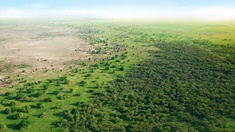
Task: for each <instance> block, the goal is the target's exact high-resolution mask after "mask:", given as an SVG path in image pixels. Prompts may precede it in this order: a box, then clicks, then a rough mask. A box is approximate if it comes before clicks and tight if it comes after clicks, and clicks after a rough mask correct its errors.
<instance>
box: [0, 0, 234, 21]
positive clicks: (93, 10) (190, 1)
mask: <svg viewBox="0 0 235 132" xmlns="http://www.w3.org/2000/svg"><path fill="white" fill-rule="evenodd" d="M28 17H30V18H33V17H76V18H153V19H155V18H156V19H158V18H194V19H208V20H234V19H235V0H4V1H1V2H0V18H28Z"/></svg>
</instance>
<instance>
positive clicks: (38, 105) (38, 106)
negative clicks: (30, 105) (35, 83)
mask: <svg viewBox="0 0 235 132" xmlns="http://www.w3.org/2000/svg"><path fill="white" fill-rule="evenodd" d="M36 107H37V108H45V105H44V104H42V103H38V104H37V105H36Z"/></svg>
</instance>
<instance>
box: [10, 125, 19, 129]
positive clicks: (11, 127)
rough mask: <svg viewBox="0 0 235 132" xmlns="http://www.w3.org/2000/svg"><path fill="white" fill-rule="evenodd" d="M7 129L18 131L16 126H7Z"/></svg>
mask: <svg viewBox="0 0 235 132" xmlns="http://www.w3.org/2000/svg"><path fill="white" fill-rule="evenodd" d="M7 128H8V129H12V130H19V129H18V125H17V124H8V125H7Z"/></svg>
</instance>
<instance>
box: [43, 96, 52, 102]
mask: <svg viewBox="0 0 235 132" xmlns="http://www.w3.org/2000/svg"><path fill="white" fill-rule="evenodd" d="M44 101H45V102H52V98H51V97H48V98H45V99H44Z"/></svg>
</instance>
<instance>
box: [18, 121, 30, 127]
mask: <svg viewBox="0 0 235 132" xmlns="http://www.w3.org/2000/svg"><path fill="white" fill-rule="evenodd" d="M29 125H30V121H29V120H28V119H24V120H21V121H20V122H19V123H18V129H20V130H25V129H27V128H28V127H29Z"/></svg>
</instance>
